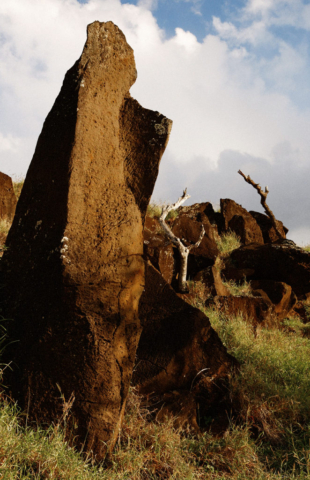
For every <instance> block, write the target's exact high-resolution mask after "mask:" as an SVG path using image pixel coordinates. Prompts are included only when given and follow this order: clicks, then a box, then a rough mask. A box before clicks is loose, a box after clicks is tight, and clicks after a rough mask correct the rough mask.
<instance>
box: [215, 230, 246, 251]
mask: <svg viewBox="0 0 310 480" xmlns="http://www.w3.org/2000/svg"><path fill="white" fill-rule="evenodd" d="M216 244H217V247H218V249H219V251H220V254H221V257H227V256H228V255H229V254H230V253H231V252H232V251H233V250H236V248H239V247H240V246H241V241H240V238H239V237H238V236H237V235H236V233H235V232H232V231H229V232H227V233H223V234H222V235H221V236H220V238H219V240H217V242H216Z"/></svg>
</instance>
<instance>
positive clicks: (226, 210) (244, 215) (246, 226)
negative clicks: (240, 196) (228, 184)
mask: <svg viewBox="0 0 310 480" xmlns="http://www.w3.org/2000/svg"><path fill="white" fill-rule="evenodd" d="M221 213H222V215H223V218H224V225H225V231H228V230H231V231H233V232H235V233H236V234H237V235H238V236H239V237H240V240H241V242H242V243H243V244H244V245H248V244H250V243H259V244H263V243H264V239H263V235H262V232H261V229H260V227H259V225H258V223H257V222H256V220H255V218H254V217H252V215H251V214H250V213H249V212H248V211H247V210H246V209H245V208H243V207H242V206H241V205H239V204H238V203H236V202H234V201H233V200H230V199H228V198H226V199H221Z"/></svg>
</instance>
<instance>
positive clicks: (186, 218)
mask: <svg viewBox="0 0 310 480" xmlns="http://www.w3.org/2000/svg"><path fill="white" fill-rule="evenodd" d="M205 205H206V204H195V205H191V206H190V207H183V208H182V209H179V215H178V217H177V218H176V220H175V221H174V223H173V225H172V232H173V233H174V235H176V236H177V237H179V238H181V239H183V240H184V241H185V243H187V244H188V245H189V244H192V243H196V242H197V240H198V239H199V236H200V234H201V227H202V225H203V226H204V229H205V235H204V237H203V239H202V241H201V243H200V245H199V247H197V248H193V250H191V251H190V254H189V256H188V267H187V274H188V277H189V278H193V277H194V276H195V275H196V274H197V273H198V272H199V271H200V270H202V269H204V268H207V267H209V266H212V265H213V264H214V262H215V259H216V257H217V256H218V254H219V249H218V247H217V244H216V240H217V239H218V238H219V237H218V231H217V226H216V225H211V223H210V220H209V218H208V217H207V215H206V214H205V213H204V208H205ZM175 262H176V266H175V271H176V272H178V271H179V256H178V252H177V251H176V258H175Z"/></svg>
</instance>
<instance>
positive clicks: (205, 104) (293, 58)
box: [0, 0, 310, 244]
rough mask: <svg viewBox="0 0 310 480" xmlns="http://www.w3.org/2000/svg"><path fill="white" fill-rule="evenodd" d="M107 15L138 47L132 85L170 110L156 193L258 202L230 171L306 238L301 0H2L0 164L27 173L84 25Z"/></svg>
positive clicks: (144, 98)
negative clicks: (260, 190) (261, 192)
mask: <svg viewBox="0 0 310 480" xmlns="http://www.w3.org/2000/svg"><path fill="white" fill-rule="evenodd" d="M94 20H100V21H108V20H112V21H113V22H114V23H116V24H117V25H118V26H119V27H120V28H121V29H122V30H123V32H124V33H125V35H126V38H127V41H128V42H129V44H130V45H131V46H132V47H133V49H134V51H135V58H136V63H137V69H138V80H137V82H136V84H135V85H134V86H133V87H132V89H131V94H132V95H133V96H134V97H135V98H136V99H137V100H138V101H139V102H140V103H141V104H142V105H143V106H144V107H146V108H151V109H154V110H158V111H160V112H161V113H163V114H164V115H166V116H167V117H169V118H171V119H172V120H173V122H174V123H173V129H172V133H171V137H170V142H169V145H168V148H167V150H166V153H165V155H164V156H163V159H162V163H161V169H160V174H159V177H158V181H157V184H156V188H155V191H154V196H153V199H154V200H156V201H175V200H176V199H177V198H178V197H179V196H180V194H181V193H182V191H183V189H184V188H185V187H187V188H188V193H190V194H191V195H192V198H191V200H190V201H189V202H188V203H194V202H203V201H211V202H213V203H214V204H218V203H219V199H220V198H232V199H234V200H235V201H237V202H238V203H241V204H242V205H243V206H244V207H245V208H247V209H248V210H257V211H262V210H261V207H260V204H259V197H258V195H257V193H256V192H255V191H254V189H253V188H252V187H251V186H250V185H248V184H246V183H245V182H244V180H243V179H242V178H241V177H240V176H239V175H238V174H237V171H238V169H241V170H243V172H244V173H245V174H250V175H251V176H252V178H253V179H254V180H255V181H257V182H259V183H261V185H262V186H265V185H268V187H269V190H270V193H269V196H268V203H269V205H270V207H271V209H272V210H273V211H274V213H275V215H276V217H277V218H278V219H280V220H282V221H283V222H284V224H285V225H286V226H287V227H288V228H289V229H290V232H289V234H288V236H289V238H291V239H293V240H295V241H296V242H298V243H299V244H307V243H310V187H309V179H310V52H309V40H310V0H231V1H229V0H127V1H126V0H2V1H1V2H0V109H1V110H0V111H1V115H0V170H1V171H3V172H5V173H7V174H9V175H13V176H15V177H19V176H24V175H25V174H26V172H27V168H28V166H29V164H30V161H31V158H32V155H33V152H34V149H35V145H36V141H37V138H38V135H39V133H40V131H41V128H42V124H43V121H44V119H45V117H46V115H47V113H48V112H49V110H50V109H51V107H52V104H53V102H54V100H55V97H56V96H57V94H58V92H59V90H60V87H61V84H62V80H63V77H64V74H65V72H66V71H67V70H68V69H69V68H70V67H71V66H72V64H73V63H74V62H75V60H76V59H77V58H78V57H79V56H80V54H81V51H82V49H83V45H84V42H85V39H86V26H87V24H88V23H91V22H93V21H94Z"/></svg>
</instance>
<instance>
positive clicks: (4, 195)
mask: <svg viewBox="0 0 310 480" xmlns="http://www.w3.org/2000/svg"><path fill="white" fill-rule="evenodd" d="M16 203H17V199H16V196H15V193H14V188H13V182H12V179H11V177H9V176H8V175H6V174H5V173H1V172H0V219H1V218H6V219H7V220H9V221H11V220H13V217H14V214H15V209H16Z"/></svg>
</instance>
